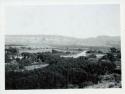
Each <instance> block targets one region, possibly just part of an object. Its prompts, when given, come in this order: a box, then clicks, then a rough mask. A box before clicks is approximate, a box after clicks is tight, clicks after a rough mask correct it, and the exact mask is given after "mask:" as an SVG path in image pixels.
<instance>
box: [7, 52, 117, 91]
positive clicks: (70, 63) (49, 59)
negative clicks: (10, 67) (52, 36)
mask: <svg viewBox="0 0 125 94" xmlns="http://www.w3.org/2000/svg"><path fill="white" fill-rule="evenodd" d="M109 53H116V52H109ZM109 53H107V55H106V56H104V57H102V58H101V59H100V60H98V61H93V60H89V57H83V56H82V57H79V58H63V57H60V56H58V55H53V54H51V53H37V54H35V55H34V54H29V53H23V54H22V56H23V59H24V60H29V59H31V58H30V57H32V61H38V60H40V62H46V63H48V64H49V66H47V67H45V68H41V69H35V70H31V71H24V72H14V71H6V73H5V76H6V77H5V86H6V89H55V88H76V87H77V88H83V87H85V86H86V85H88V84H94V83H98V82H99V81H100V78H99V76H100V75H104V74H106V73H112V72H113V71H114V69H115V68H116V64H115V63H114V62H113V61H112V58H115V59H117V58H118V57H117V56H116V55H115V56H114V55H112V58H111V56H108V54H109ZM117 53H118V52H117ZM33 57H34V58H33ZM116 57H117V58H116ZM118 59H119V58H118ZM19 61H20V60H19ZM32 61H31V62H32ZM29 62H30V61H29Z"/></svg>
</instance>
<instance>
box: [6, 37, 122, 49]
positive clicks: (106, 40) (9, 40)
mask: <svg viewBox="0 0 125 94" xmlns="http://www.w3.org/2000/svg"><path fill="white" fill-rule="evenodd" d="M120 43H121V42H120V36H105V35H104V36H97V37H91V38H74V37H67V36H60V35H6V36H5V44H18V45H21V44H22V45H41V46H42V45H46V46H56V45H59V46H61V45H62V46H63V45H80V46H105V47H112V46H116V47H117V46H118V47H120Z"/></svg>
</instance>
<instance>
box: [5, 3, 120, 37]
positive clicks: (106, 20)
mask: <svg viewBox="0 0 125 94" xmlns="http://www.w3.org/2000/svg"><path fill="white" fill-rule="evenodd" d="M5 20H6V25H5V31H6V34H9V35H11V34H12V35H13V34H14V35H15V34H18V35H20V34H23V35H25V34H30V35H31V34H34V35H40V34H42V35H43V34H44V35H62V36H69V37H76V38H89V37H97V36H103V35H109V36H119V35H120V6H119V5H118V4H97V5H96V4H88V5H40V6H8V7H6V8H5Z"/></svg>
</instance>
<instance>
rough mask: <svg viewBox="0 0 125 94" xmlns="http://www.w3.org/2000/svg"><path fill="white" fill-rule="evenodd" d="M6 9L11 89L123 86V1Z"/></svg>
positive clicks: (7, 82) (7, 68)
mask: <svg viewBox="0 0 125 94" xmlns="http://www.w3.org/2000/svg"><path fill="white" fill-rule="evenodd" d="M5 10H6V11H5V19H6V26H5V27H6V35H5V90H31V89H34V90H35V89H41V90H42V89H83V90H84V89H97V88H100V89H105V88H122V79H121V75H122V72H121V67H122V66H121V35H120V34H121V32H120V5H119V4H63V5H56V4H55V5H54V4H53V5H51V4H50V5H38V6H32V5H31V6H26V5H21V6H8V7H6V9H5Z"/></svg>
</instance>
